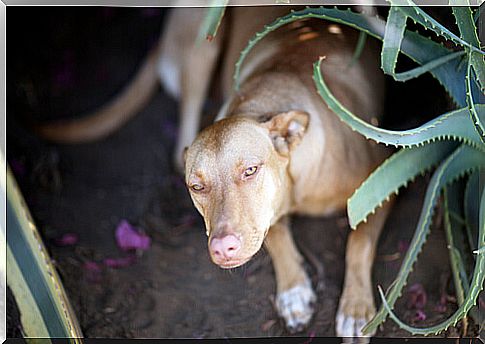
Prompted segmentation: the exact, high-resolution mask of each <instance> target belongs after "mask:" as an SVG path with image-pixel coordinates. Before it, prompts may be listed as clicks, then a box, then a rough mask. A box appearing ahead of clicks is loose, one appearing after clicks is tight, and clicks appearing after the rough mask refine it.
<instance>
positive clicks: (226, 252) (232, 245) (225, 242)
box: [210, 234, 241, 259]
mask: <svg viewBox="0 0 485 344" xmlns="http://www.w3.org/2000/svg"><path fill="white" fill-rule="evenodd" d="M240 249H241V241H240V240H239V239H238V238H237V237H236V236H235V235H232V234H228V235H226V236H224V237H222V238H212V240H211V243H210V250H211V252H212V255H213V256H214V257H215V258H218V259H222V258H226V259H230V258H233V257H234V256H235V255H236V254H237V253H238V252H239V250H240Z"/></svg>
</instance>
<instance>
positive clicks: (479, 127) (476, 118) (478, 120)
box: [465, 53, 485, 143]
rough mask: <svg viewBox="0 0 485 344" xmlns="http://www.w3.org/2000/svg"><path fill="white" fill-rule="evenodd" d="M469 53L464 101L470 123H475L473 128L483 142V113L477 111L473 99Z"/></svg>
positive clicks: (469, 55)
mask: <svg viewBox="0 0 485 344" xmlns="http://www.w3.org/2000/svg"><path fill="white" fill-rule="evenodd" d="M471 74H472V71H471V54H470V53H469V54H468V65H467V72H466V76H465V83H466V86H465V87H466V101H467V106H468V111H469V113H470V116H471V120H472V123H473V124H474V125H475V129H476V131H477V133H478V134H479V136H480V139H481V140H482V142H483V143H485V114H484V113H479V112H478V111H477V107H476V105H475V104H474V101H473V92H472V89H471V81H470V79H471Z"/></svg>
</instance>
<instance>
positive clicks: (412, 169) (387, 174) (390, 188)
mask: <svg viewBox="0 0 485 344" xmlns="http://www.w3.org/2000/svg"><path fill="white" fill-rule="evenodd" d="M458 145H459V144H458V142H453V141H437V142H433V143H430V144H427V145H424V146H421V147H415V148H403V149H401V150H400V151H399V152H397V153H395V154H393V155H391V157H389V158H388V159H387V160H386V161H384V162H383V163H382V164H381V165H380V166H379V167H378V168H377V169H376V170H375V171H374V172H372V173H371V175H370V176H369V177H368V178H367V179H366V180H365V181H364V182H363V183H362V185H360V186H359V188H358V189H357V190H355V192H354V193H353V195H352V196H351V197H350V198H349V199H348V201H347V213H348V217H349V224H350V227H351V228H353V229H355V228H356V227H357V226H358V225H359V224H360V223H361V222H362V221H365V219H366V218H367V216H369V215H370V214H372V213H374V211H375V209H377V208H378V207H380V206H381V205H382V203H383V202H384V201H385V200H386V199H388V198H389V196H390V195H391V194H393V193H395V194H397V193H398V190H399V188H400V187H402V186H406V185H407V184H408V182H410V181H412V180H413V179H414V178H415V177H416V176H418V175H419V174H422V173H424V172H426V171H427V170H429V169H430V168H432V167H433V166H435V165H436V164H438V163H439V162H441V161H442V160H443V159H444V158H446V157H447V156H448V155H449V154H450V153H451V152H452V151H453V150H454V149H456V147H458Z"/></svg>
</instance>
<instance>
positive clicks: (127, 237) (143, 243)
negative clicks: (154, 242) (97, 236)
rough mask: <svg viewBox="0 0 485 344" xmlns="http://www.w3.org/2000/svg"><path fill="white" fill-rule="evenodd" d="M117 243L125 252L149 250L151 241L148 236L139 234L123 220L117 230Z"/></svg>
mask: <svg viewBox="0 0 485 344" xmlns="http://www.w3.org/2000/svg"><path fill="white" fill-rule="evenodd" d="M116 242H117V244H118V246H119V247H120V248H121V249H122V250H123V251H129V250H135V249H138V250H148V249H149V248H150V243H151V240H150V238H149V237H148V236H147V235H146V234H142V233H140V232H138V230H137V229H136V228H135V227H133V226H132V225H130V224H129V223H128V221H126V220H122V221H121V222H120V223H119V225H118V227H117V228H116Z"/></svg>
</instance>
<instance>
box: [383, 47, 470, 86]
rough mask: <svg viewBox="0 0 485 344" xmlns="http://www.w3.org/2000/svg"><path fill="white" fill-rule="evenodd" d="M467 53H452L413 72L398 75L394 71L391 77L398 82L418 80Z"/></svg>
mask: <svg viewBox="0 0 485 344" xmlns="http://www.w3.org/2000/svg"><path fill="white" fill-rule="evenodd" d="M465 54H466V52H465V51H456V52H454V53H450V54H448V55H445V56H442V57H440V58H437V59H436V60H433V61H430V62H428V63H426V64H424V65H422V66H419V67H416V68H413V69H411V70H408V71H406V72H400V73H396V72H395V71H393V72H392V73H390V75H391V76H392V77H393V78H394V80H396V81H408V80H411V79H414V78H417V77H418V76H421V75H423V74H424V73H427V72H430V71H431V70H433V69H434V68H436V67H439V66H441V65H443V64H445V63H447V62H448V61H451V60H454V59H456V58H458V57H460V56H463V55H465Z"/></svg>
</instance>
